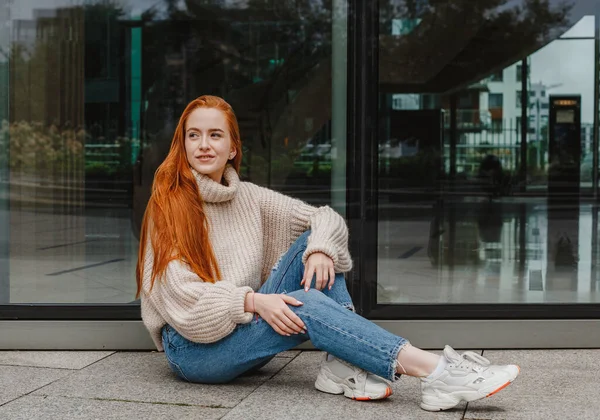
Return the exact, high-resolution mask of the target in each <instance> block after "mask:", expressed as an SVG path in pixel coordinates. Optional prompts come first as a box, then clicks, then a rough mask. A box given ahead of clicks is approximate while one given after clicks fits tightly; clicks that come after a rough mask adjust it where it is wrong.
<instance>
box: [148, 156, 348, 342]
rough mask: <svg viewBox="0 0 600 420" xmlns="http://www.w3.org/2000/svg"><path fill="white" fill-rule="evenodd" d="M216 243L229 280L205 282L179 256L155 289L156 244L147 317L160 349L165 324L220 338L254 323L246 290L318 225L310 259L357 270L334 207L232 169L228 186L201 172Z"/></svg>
mask: <svg viewBox="0 0 600 420" xmlns="http://www.w3.org/2000/svg"><path fill="white" fill-rule="evenodd" d="M193 172H194V175H195V176H196V179H197V181H198V187H199V190H200V195H201V196H202V199H203V200H204V210H205V212H206V215H207V219H208V223H209V235H210V241H211V244H212V247H213V250H214V253H215V256H216V258H217V262H218V264H219V268H220V270H221V275H222V280H221V281H218V282H217V283H215V284H212V283H205V282H203V281H201V280H200V278H199V277H198V276H197V275H196V274H195V273H194V272H192V271H191V270H190V268H189V266H188V265H187V264H185V263H183V262H182V261H179V260H177V261H171V262H170V263H169V264H168V266H167V268H166V270H165V274H164V275H163V276H162V278H157V280H156V282H155V284H154V287H153V288H152V291H150V278H151V275H152V261H153V253H152V247H151V246H150V241H148V245H147V251H146V255H145V258H144V278H143V293H142V297H141V307H142V319H143V321H144V324H145V325H146V328H148V331H149V332H150V335H151V336H152V339H153V340H154V343H155V344H156V347H157V349H158V350H159V351H162V350H163V348H162V340H161V329H162V327H163V326H164V325H165V324H167V323H168V324H169V325H171V326H172V327H173V328H175V329H176V330H177V331H178V332H179V333H180V334H181V335H183V336H184V337H186V338H187V339H188V340H191V341H195V342H198V343H212V342H215V341H218V340H220V339H222V338H223V337H225V336H227V335H228V334H230V333H231V332H232V331H233V330H234V329H235V327H236V325H237V324H245V323H248V322H250V321H251V320H252V315H253V314H252V313H249V312H245V311H244V301H245V298H246V294H247V293H248V292H250V291H252V290H258V288H259V287H260V286H261V284H262V283H263V282H264V281H265V280H266V279H267V277H268V276H269V274H270V271H271V267H272V266H273V265H274V264H275V263H276V262H277V260H278V259H279V258H280V257H281V256H282V255H283V254H284V253H285V252H286V251H287V250H288V248H289V247H290V245H291V244H292V243H293V242H294V241H295V240H296V239H297V238H298V237H299V236H300V235H301V234H302V233H303V232H305V231H306V230H307V229H309V228H310V229H311V234H310V236H309V238H308V247H307V249H306V252H305V253H304V255H303V261H304V262H306V259H307V258H308V256H309V255H311V254H313V253H315V252H323V253H325V254H327V255H328V256H329V257H331V259H332V260H333V263H334V268H335V271H336V272H346V271H349V270H350V269H351V268H352V260H351V258H350V254H349V252H348V229H347V228H346V223H345V221H344V219H343V218H342V217H341V216H340V215H339V214H338V213H336V212H335V211H333V210H332V209H331V208H329V207H327V206H325V207H320V208H315V207H312V206H310V205H308V204H306V203H304V202H302V201H300V200H297V199H293V198H290V197H287V196H285V195H283V194H280V193H277V192H275V191H272V190H269V189H266V188H263V187H259V186H257V185H254V184H251V183H248V182H241V181H240V179H239V177H238V175H237V173H236V171H235V169H233V168H232V167H231V166H227V168H226V169H225V173H224V178H225V181H226V184H227V185H222V184H219V183H217V182H214V181H213V180H212V179H210V178H209V177H207V176H205V175H201V174H199V173H197V172H195V171H193Z"/></svg>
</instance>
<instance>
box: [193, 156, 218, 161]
mask: <svg viewBox="0 0 600 420" xmlns="http://www.w3.org/2000/svg"><path fill="white" fill-rule="evenodd" d="M196 159H198V160H199V161H200V162H208V161H209V160H212V159H214V156H198V157H197V158H196Z"/></svg>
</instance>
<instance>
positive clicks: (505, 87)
mask: <svg viewBox="0 0 600 420" xmlns="http://www.w3.org/2000/svg"><path fill="white" fill-rule="evenodd" d="M475 3H477V5H475ZM572 3H573V4H571V5H565V4H562V5H561V4H559V3H558V2H538V3H535V4H534V2H527V1H516V2H504V3H503V5H502V6H498V3H497V2H485V1H484V2H469V1H459V0H448V1H441V2H430V1H417V2H415V1H387V0H380V1H379V5H380V39H379V59H380V61H379V70H380V89H379V97H380V101H379V103H380V116H381V119H380V124H379V138H380V142H379V149H380V154H379V160H378V162H379V212H378V217H379V230H378V245H379V247H378V287H377V290H378V293H377V302H378V303H380V304H398V303H528V302H598V301H600V294H598V292H597V291H596V281H597V279H596V278H595V276H596V274H595V270H594V269H593V267H595V265H596V264H597V262H598V261H597V257H596V254H597V250H596V249H595V247H592V241H594V243H595V241H596V239H595V238H593V237H594V235H591V234H590V233H589V232H592V231H596V230H597V227H596V226H593V225H594V224H595V223H596V222H597V216H596V214H595V206H594V204H593V196H592V195H591V194H592V191H591V188H590V187H591V174H592V173H593V172H592V171H597V170H598V169H597V168H596V169H592V159H591V157H592V153H591V151H592V150H593V133H594V126H593V120H594V118H593V116H594V112H597V107H595V106H594V104H593V100H592V98H593V92H594V85H593V83H594V80H597V77H598V75H597V74H595V73H594V71H595V68H596V67H595V65H594V59H595V58H594V51H593V45H594V36H597V35H594V34H597V33H598V32H597V28H595V21H597V17H595V16H594V13H597V10H596V9H595V8H594V6H593V5H591V4H589V2H585V1H575V2H572ZM398 28H401V29H402V30H399V29H398ZM500 75H502V77H500ZM524 75H526V77H523V76H524ZM522 92H526V95H525V97H526V98H528V99H527V100H526V101H525V104H524V105H523V106H522V101H523V98H522ZM557 95H558V96H557ZM572 98H575V99H572ZM408 99H410V101H409V100H408ZM553 100H557V101H558V102H552V101H553ZM552 104H558V105H555V106H558V107H561V106H567V104H569V106H571V105H572V107H571V108H569V109H568V110H566V109H565V110H562V111H561V109H562V108H561V109H559V110H557V109H558V108H557V109H553V108H552V106H553V105H552ZM575 104H578V105H575ZM577 106H579V108H577ZM553 115H555V116H556V117H552V116H553ZM567 116H572V118H567ZM579 117H580V120H579V119H578V118H579ZM552 118H555V119H554V120H553V119H552ZM522 121H526V122H527V123H525V124H522ZM578 121H580V122H581V124H580V127H579V126H578V124H579V122H578ZM568 124H571V125H568ZM551 127H552V128H551ZM579 129H581V130H579ZM596 129H597V127H596ZM579 131H580V132H581V135H580V136H579V135H578V134H577V133H579ZM563 140H564V141H567V142H569V144H570V145H571V146H572V147H571V146H568V147H566V146H565V147H563V146H561V144H562V143H561V141H563ZM551 141H553V142H554V143H552V144H553V145H556V147H554V149H552V150H550V148H549V146H548V144H549V142H551ZM578 147H581V156H580V157H578V156H575V155H572V152H571V151H572V150H578V149H577V148H578ZM563 152H564V153H566V154H567V155H568V156H567V157H566V158H565V157H564V156H563V154H562V153H563ZM553 165H554V166H553ZM569 165H570V166H569ZM574 166H576V168H575V172H577V173H579V172H581V182H580V181H579V179H580V177H579V175H577V176H575V175H574V173H575V172H573V171H574V170H572V168H571V167H574ZM586 177H587V178H586ZM588 178H589V179H588ZM586 183H587V184H586ZM563 199H564V200H566V201H565V202H564V203H563V202H561V200H563ZM586 232H587V233H586ZM592 248H594V250H593V251H592ZM590 273H594V274H593V275H592V274H590Z"/></svg>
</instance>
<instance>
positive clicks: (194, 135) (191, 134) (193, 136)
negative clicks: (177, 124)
mask: <svg viewBox="0 0 600 420" xmlns="http://www.w3.org/2000/svg"><path fill="white" fill-rule="evenodd" d="M196 137H198V134H196V133H190V138H191V139H193V138H196Z"/></svg>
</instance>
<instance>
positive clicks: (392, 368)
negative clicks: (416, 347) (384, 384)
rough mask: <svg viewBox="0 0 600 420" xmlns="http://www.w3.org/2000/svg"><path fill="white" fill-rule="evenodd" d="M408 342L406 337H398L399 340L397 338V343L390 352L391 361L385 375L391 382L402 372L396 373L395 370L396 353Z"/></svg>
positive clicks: (396, 364) (396, 367)
mask: <svg viewBox="0 0 600 420" xmlns="http://www.w3.org/2000/svg"><path fill="white" fill-rule="evenodd" d="M409 344H410V342H409V341H408V340H407V339H405V338H402V337H400V338H399V340H398V344H397V345H396V346H395V347H394V349H393V350H392V354H391V357H392V361H391V363H390V367H389V371H388V376H387V379H389V380H390V381H392V382H396V381H397V380H398V379H400V377H401V376H402V374H400V373H397V370H398V355H399V354H400V352H401V351H402V350H404V348H405V347H406V346H408V345H409Z"/></svg>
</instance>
